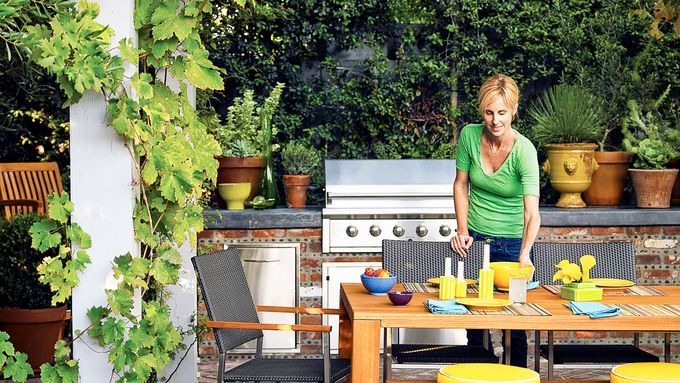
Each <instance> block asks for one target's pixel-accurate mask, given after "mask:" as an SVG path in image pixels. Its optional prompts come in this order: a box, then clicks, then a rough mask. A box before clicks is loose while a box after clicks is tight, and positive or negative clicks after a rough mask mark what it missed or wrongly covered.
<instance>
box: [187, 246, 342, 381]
mask: <svg viewBox="0 0 680 383" xmlns="http://www.w3.org/2000/svg"><path fill="white" fill-rule="evenodd" d="M191 261H192V262H193V265H194V269H195V270H196V274H197V277H198V282H199V284H200V286H201V291H202V292H203V301H204V302H205V307H206V310H207V313H208V318H209V321H207V323H206V325H207V326H208V327H210V328H212V330H213V332H214V334H215V342H216V343H217V348H218V349H219V364H218V372H217V382H218V383H222V382H263V381H266V382H324V383H330V382H338V381H342V380H344V379H346V378H347V377H348V376H349V373H350V362H349V360H347V359H331V357H330V342H329V334H330V331H331V326H319V325H291V324H264V323H260V322H259V320H258V316H257V311H275V312H292V313H309V314H320V313H322V314H325V313H329V314H338V313H339V310H337V309H336V310H332V309H320V308H302V307H292V308H291V307H277V306H257V307H256V306H255V304H254V302H253V299H252V296H251V293H250V290H249V288H248V283H247V281H246V276H245V273H244V271H243V266H242V265H241V258H240V255H239V251H238V249H234V248H231V249H227V250H223V251H220V252H217V253H212V254H206V255H199V256H196V257H193V258H192V259H191ZM262 330H277V331H291V330H292V331H315V332H321V333H322V342H323V359H300V358H298V359H295V358H292V359H283V358H265V357H263V356H262V337H263V333H262ZM254 339H255V340H257V342H256V343H257V349H256V352H255V356H254V359H251V360H248V361H247V362H245V363H243V364H241V365H239V366H237V367H234V368H232V369H230V370H228V371H225V353H226V352H227V351H229V350H231V349H233V348H234V347H237V346H240V345H242V344H244V343H246V342H249V341H251V340H254Z"/></svg>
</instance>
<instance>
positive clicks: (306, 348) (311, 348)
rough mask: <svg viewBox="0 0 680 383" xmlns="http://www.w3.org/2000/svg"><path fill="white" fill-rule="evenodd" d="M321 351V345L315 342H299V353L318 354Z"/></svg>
mask: <svg viewBox="0 0 680 383" xmlns="http://www.w3.org/2000/svg"><path fill="white" fill-rule="evenodd" d="M321 352H322V351H321V346H320V345H316V344H301V345H300V354H301V355H313V354H317V355H318V354H320V353H321Z"/></svg>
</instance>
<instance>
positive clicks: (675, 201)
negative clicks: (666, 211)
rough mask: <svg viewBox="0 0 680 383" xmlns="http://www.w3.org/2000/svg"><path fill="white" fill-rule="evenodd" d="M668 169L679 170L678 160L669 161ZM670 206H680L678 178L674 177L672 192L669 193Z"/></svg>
mask: <svg viewBox="0 0 680 383" xmlns="http://www.w3.org/2000/svg"><path fill="white" fill-rule="evenodd" d="M668 167H669V168H672V169H680V158H678V159H674V160H671V161H670V162H669V163H668ZM671 205H680V176H677V177H675V184H673V191H672V192H671Z"/></svg>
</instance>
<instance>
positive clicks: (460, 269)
mask: <svg viewBox="0 0 680 383" xmlns="http://www.w3.org/2000/svg"><path fill="white" fill-rule="evenodd" d="M464 266H465V263H464V262H463V261H458V270H457V272H458V280H459V281H462V280H464V279H465V277H464V276H463V267H464Z"/></svg>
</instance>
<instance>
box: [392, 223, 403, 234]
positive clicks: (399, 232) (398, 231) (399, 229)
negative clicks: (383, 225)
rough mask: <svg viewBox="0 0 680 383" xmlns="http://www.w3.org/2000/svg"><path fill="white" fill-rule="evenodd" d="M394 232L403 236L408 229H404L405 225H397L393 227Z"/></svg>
mask: <svg viewBox="0 0 680 383" xmlns="http://www.w3.org/2000/svg"><path fill="white" fill-rule="evenodd" d="M392 233H393V234H394V235H395V236H397V237H401V236H402V235H404V234H405V233H406V230H404V227H403V226H399V225H397V226H395V227H394V228H393V229H392Z"/></svg>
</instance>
